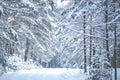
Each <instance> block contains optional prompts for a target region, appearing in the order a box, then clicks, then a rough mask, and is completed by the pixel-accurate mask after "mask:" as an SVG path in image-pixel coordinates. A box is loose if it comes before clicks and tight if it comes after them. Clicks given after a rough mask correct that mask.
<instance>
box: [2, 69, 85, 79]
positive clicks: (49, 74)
mask: <svg viewBox="0 0 120 80" xmlns="http://www.w3.org/2000/svg"><path fill="white" fill-rule="evenodd" d="M85 78H86V76H85V75H84V74H83V71H82V70H79V69H66V68H55V69H51V68H50V69H49V68H43V69H33V70H20V71H17V72H9V73H7V74H4V75H2V76H1V77H0V80H16V79H17V80H85Z"/></svg>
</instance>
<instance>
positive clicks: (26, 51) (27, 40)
mask: <svg viewBox="0 0 120 80" xmlns="http://www.w3.org/2000/svg"><path fill="white" fill-rule="evenodd" d="M28 50H29V39H28V38H26V50H25V56H24V61H27V55H28Z"/></svg>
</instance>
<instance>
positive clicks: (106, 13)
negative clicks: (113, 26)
mask: <svg viewBox="0 0 120 80" xmlns="http://www.w3.org/2000/svg"><path fill="white" fill-rule="evenodd" d="M104 5H105V15H104V16H105V23H106V25H105V30H106V52H107V58H108V61H109V62H110V54H109V41H108V39H109V36H108V31H109V30H108V24H107V23H108V0H105V2H104Z"/></svg>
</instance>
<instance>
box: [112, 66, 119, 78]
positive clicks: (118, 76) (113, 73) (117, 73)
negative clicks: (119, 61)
mask: <svg viewBox="0 0 120 80" xmlns="http://www.w3.org/2000/svg"><path fill="white" fill-rule="evenodd" d="M113 71H114V70H113ZM113 80H114V73H113ZM117 80H120V68H118V69H117Z"/></svg>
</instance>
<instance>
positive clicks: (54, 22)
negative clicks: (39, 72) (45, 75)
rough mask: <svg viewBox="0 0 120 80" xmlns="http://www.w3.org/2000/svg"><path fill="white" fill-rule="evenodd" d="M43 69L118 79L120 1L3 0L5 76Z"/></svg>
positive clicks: (0, 37)
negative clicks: (74, 69) (64, 70)
mask: <svg viewBox="0 0 120 80" xmlns="http://www.w3.org/2000/svg"><path fill="white" fill-rule="evenodd" d="M43 67H44V68H79V69H84V73H89V75H90V77H89V78H88V80H112V76H111V75H112V74H111V73H114V74H115V76H114V78H115V79H114V80H117V68H120V0H0V74H3V73H6V72H10V71H17V70H24V69H34V68H43ZM112 69H114V72H113V70H112Z"/></svg>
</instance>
